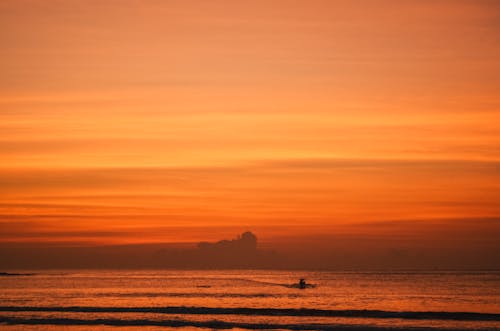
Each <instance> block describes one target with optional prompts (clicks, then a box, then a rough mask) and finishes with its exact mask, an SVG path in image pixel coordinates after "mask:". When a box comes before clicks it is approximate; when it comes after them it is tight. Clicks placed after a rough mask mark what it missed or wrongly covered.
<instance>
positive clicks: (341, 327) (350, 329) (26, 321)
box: [0, 316, 487, 331]
mask: <svg viewBox="0 0 500 331" xmlns="http://www.w3.org/2000/svg"><path fill="white" fill-rule="evenodd" d="M0 324H9V325H64V326H70V325H107V326H159V327H196V328H210V329H214V330H217V329H232V328H240V329H250V330H269V329H282V330H322V331H334V330H335V331H361V330H363V331H403V330H405V331H407V330H409V329H413V328H408V327H384V326H373V325H355V324H320V323H307V324H286V323H283V324H281V323H240V322H225V321H218V320H211V321H190V320H182V319H175V320H149V319H132V320H128V319H127V320H123V319H113V318H100V319H76V318H19V317H2V316H0ZM415 329H416V330H418V331H439V330H447V331H450V330H453V329H449V328H447V329H443V328H436V327H418V328H415ZM455 330H456V329H455ZM483 330H484V331H486V330H487V329H474V331H483Z"/></svg>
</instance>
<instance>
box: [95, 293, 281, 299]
mask: <svg viewBox="0 0 500 331" xmlns="http://www.w3.org/2000/svg"><path fill="white" fill-rule="evenodd" d="M94 296H96V297H120V298H141V297H147V298H161V297H174V298H206V297H210V298H276V297H278V296H280V295H278V294H268V293H217V292H210V293H191V292H163V293H162V292H159V293H158V292H134V293H96V294H94Z"/></svg>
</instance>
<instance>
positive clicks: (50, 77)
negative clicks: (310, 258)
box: [0, 0, 500, 244]
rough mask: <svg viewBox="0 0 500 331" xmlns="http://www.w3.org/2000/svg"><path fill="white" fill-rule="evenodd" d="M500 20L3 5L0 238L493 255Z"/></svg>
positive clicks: (477, 6)
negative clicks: (343, 242)
mask: <svg viewBox="0 0 500 331" xmlns="http://www.w3.org/2000/svg"><path fill="white" fill-rule="evenodd" d="M499 22H500V6H499V4H498V3H497V2H496V1H480V0H468V1H464V0H453V1H452V0H449V1H442V0H437V1H431V0H428V1H425V0H424V1H421V0H401V1H400V0H392V1H389V0H386V1H382V0H381V1H370V0H365V1H363V0H359V1H347V0H345V1H326V0H325V1H319V0H313V1H292V0H290V1H284V0H283V1H276V0H274V1H258V0H257V1H229V0H228V1H201V0H199V1H194V0H193V1H191V0H179V1H154V0H146V1H138V0H137V1H133V0H126V1H97V0H96V1H78V0H75V1H62V0H60V1H56V0H49V1H24V0H7V1H2V2H1V3H0V45H1V46H0V70H1V73H2V74H1V76H0V132H1V135H0V160H1V164H0V241H2V242H11V243H12V242H22V243H32V242H48V243H68V244H75V243H78V244H114V243H148V242H192V241H198V240H215V239H220V238H225V237H232V236H234V235H235V234H237V233H239V232H240V231H244V230H252V231H254V232H256V233H257V234H258V235H259V236H260V238H262V240H263V241H264V243H266V242H272V241H273V240H276V241H278V240H283V241H286V240H289V239H287V238H293V237H301V236H303V237H307V236H309V237H311V236H312V237H314V236H317V235H324V234H325V233H331V234H344V233H345V234H356V235H358V236H361V237H363V236H366V237H370V236H378V235H380V230H377V229H376V227H374V226H372V224H379V222H396V223H391V224H400V225H401V226H400V227H402V228H403V229H404V228H406V229H407V230H406V231H407V232H413V231H417V230H415V229H420V230H418V231H420V232H419V233H424V234H422V236H428V235H429V234H425V233H426V232H425V231H424V230H422V229H425V228H426V227H428V228H429V229H433V227H434V226H436V224H440V225H439V228H440V229H441V228H442V227H443V226H444V227H445V228H448V229H450V231H451V232H450V233H455V232H456V231H459V232H460V231H461V232H460V233H462V235H463V236H464V237H465V236H466V235H467V234H468V233H470V232H471V231H474V233H477V236H476V238H479V239H478V240H479V242H480V241H481V240H482V239H484V240H486V238H489V239H488V240H491V238H490V237H489V235H490V234H491V233H492V231H493V232H494V233H500V218H499V215H500V204H499V203H498V201H500V127H499V125H498V123H500V97H499V96H500V60H499V59H500V42H499V41H500V23H499ZM397 222H399V223H397ZM408 224H409V225H408ZM400 227H398V229H400ZM404 231H405V230H401V231H400V232H398V233H403V232H404ZM430 232H432V231H430ZM280 238H281V239H280Z"/></svg>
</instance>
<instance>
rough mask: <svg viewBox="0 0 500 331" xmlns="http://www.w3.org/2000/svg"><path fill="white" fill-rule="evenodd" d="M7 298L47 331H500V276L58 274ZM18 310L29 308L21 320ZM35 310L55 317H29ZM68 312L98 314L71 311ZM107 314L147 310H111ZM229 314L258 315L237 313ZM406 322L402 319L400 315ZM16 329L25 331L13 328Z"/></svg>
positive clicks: (33, 279)
mask: <svg viewBox="0 0 500 331" xmlns="http://www.w3.org/2000/svg"><path fill="white" fill-rule="evenodd" d="M302 277H304V278H306V280H307V281H308V282H311V283H314V284H317V287H316V288H311V289H305V290H300V289H296V288H290V287H289V286H288V285H290V284H292V283H295V282H297V280H298V279H299V278H302ZM0 289H1V291H0V306H3V309H2V311H0V316H1V318H3V320H2V321H3V322H11V323H30V322H33V321H37V323H38V322H41V323H50V324H58V323H59V324H60V325H52V326H50V328H49V326H48V325H44V329H45V330H52V329H53V330H61V328H63V327H64V329H65V330H66V329H67V328H68V327H71V329H74V330H78V329H79V328H80V327H81V326H71V324H76V323H83V324H85V323H87V324H90V326H86V327H85V328H83V329H86V330H88V329H89V328H95V329H96V330H97V329H102V327H101V326H91V325H92V324H93V323H94V322H95V320H96V319H101V320H104V319H106V321H107V322H106V321H104V322H103V323H104V324H109V325H124V326H122V327H121V330H122V329H125V328H126V329H127V330H128V329H130V330H133V329H134V328H136V326H132V325H131V324H134V323H142V324H140V325H141V326H142V327H144V328H145V327H147V328H149V329H150V330H155V328H156V327H158V326H157V325H156V324H158V325H161V326H162V327H161V329H162V330H165V327H163V326H167V327H168V326H176V323H170V322H169V321H174V322H175V321H186V323H184V324H183V323H177V324H178V326H183V325H184V326H186V327H200V328H203V327H205V326H206V324H203V323H206V322H207V321H214V320H216V321H219V322H220V323H219V324H216V323H215V324H213V325H210V328H219V327H220V328H222V327H245V328H247V327H251V326H253V327H252V328H256V327H261V326H262V327H264V326H265V325H274V326H280V325H281V326H284V328H296V329H298V328H300V327H297V326H298V325H303V326H310V327H312V326H314V325H316V328H324V327H323V326H324V325H331V326H333V325H360V326H368V325H370V326H391V327H394V326H398V327H410V326H428V327H435V328H445V327H446V328H466V329H475V328H488V329H498V323H500V304H499V302H500V274H499V273H495V272H484V273H454V272H447V273H432V272H431V273H355V272H350V273H333V272H302V271H300V272H291V271H286V272H285V271H175V270H170V271H78V272H65V271H58V272H54V271H50V272H38V273H36V274H35V275H31V276H13V277H1V278H0ZM12 307H24V308H19V309H18V310H20V311H12V310H13V309H12ZM30 307H31V308H33V307H35V308H36V307H45V308H48V309H46V311H26V310H28V309H29V308H30ZM63 307H94V308H97V309H94V310H93V311H92V309H87V310H78V309H76V310H75V309H73V310H71V311H64V309H61V308H63ZM106 307H107V308H113V307H130V308H133V307H135V308H137V307H142V308H144V309H140V310H137V309H135V310H134V309H131V311H123V310H121V311H120V310H118V311H115V310H112V309H111V310H109V309H108V310H106V309H103V308H106ZM147 307H157V308H160V307H198V308H200V307H201V308H202V307H205V308H218V310H216V311H215V312H214V311H206V312H204V311H194V310H189V309H188V310H186V309H185V308H183V309H184V310H180V311H174V312H172V311H170V312H167V313H165V311H158V309H157V310H148V309H146V308H147ZM50 308H57V309H50ZM228 308H258V309H259V310H250V313H237V312H236V313H235V312H234V311H230V310H227V309H228ZM301 308H307V309H316V310H324V311H327V313H326V315H325V314H323V313H321V314H319V315H315V314H313V316H307V315H311V314H307V313H305V314H304V312H303V311H302V312H301V311H300V310H299V309H301ZM269 309H281V311H282V310H283V309H288V310H290V311H289V312H288V310H287V313H286V314H282V313H280V315H286V316H272V315H276V311H275V310H269ZM9 310H10V311H9ZM32 310H33V309H32ZM57 310H59V311H57ZM343 310H355V311H361V310H377V311H380V312H378V313H377V314H367V313H366V312H363V313H354V314H353V315H352V316H350V317H344V316H343V315H338V313H336V312H339V311H343ZM159 312H160V313H159ZM221 312H222V313H221ZM269 312H271V313H269ZM330 312H333V313H330ZM397 312H399V313H398V314H399V315H397V314H396V315H394V314H395V313H397ZM408 312H470V313H474V312H475V313H489V314H490V315H485V314H479V315H477V316H479V317H478V318H476V317H474V318H464V316H469V315H464V314H451V315H450V314H448V315H447V314H446V313H445V314H434V315H432V314H431V315H425V314H424V315H422V314H421V315H418V316H417V317H415V316H407V314H408ZM391 314H392V315H391ZM300 315H306V316H300ZM446 316H448V317H446ZM450 316H451V317H450ZM470 316H476V315H470ZM42 319H44V321H41V320H42ZM92 320H94V322H92ZM89 321H90V322H89ZM120 321H129V322H127V323H123V322H120ZM130 321H136V322H133V323H132V322H130ZM33 323H34V322H33ZM120 323H121V324H120ZM155 323H156V324H155ZM127 324H128V325H127ZM245 324H246V325H245ZM63 325H64V326H63ZM320 325H322V326H320ZM28 326H29V325H24V326H23V329H28V330H29V328H28ZM2 327H7V326H6V325H3V326H2ZM12 327H14V328H15V327H16V325H13V326H10V327H9V328H12ZM25 327H26V328H25ZM109 327H112V326H109ZM144 328H141V330H145V329H144ZM200 328H196V329H197V330H200ZM149 329H148V330H149ZM6 330H8V328H7V329H6ZM177 330H179V329H178V328H177Z"/></svg>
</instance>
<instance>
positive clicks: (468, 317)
mask: <svg viewBox="0 0 500 331" xmlns="http://www.w3.org/2000/svg"><path fill="white" fill-rule="evenodd" d="M0 311H3V312H75V313H155V314H176V315H182V314H193V315H254V316H306V317H353V318H400V319H413V320H455V321H500V314H495V313H475V312H447V311H441V312H439V311H427V312H426V311H385V310H340V309H339V310H327V309H306V308H302V309H295V308H211V307H184V306H180V307H77V306H74V307H35V306H0Z"/></svg>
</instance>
